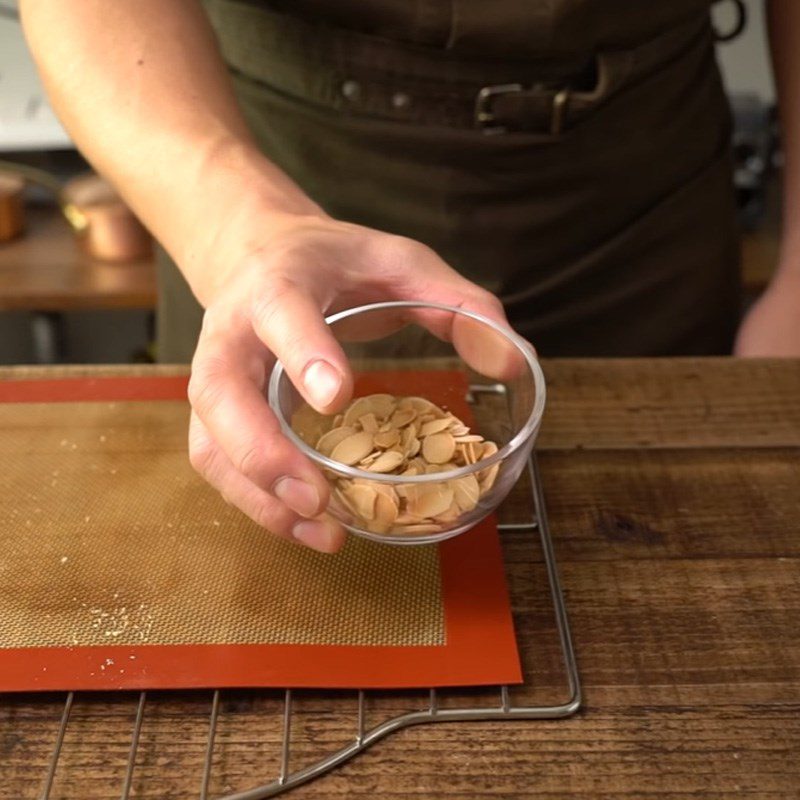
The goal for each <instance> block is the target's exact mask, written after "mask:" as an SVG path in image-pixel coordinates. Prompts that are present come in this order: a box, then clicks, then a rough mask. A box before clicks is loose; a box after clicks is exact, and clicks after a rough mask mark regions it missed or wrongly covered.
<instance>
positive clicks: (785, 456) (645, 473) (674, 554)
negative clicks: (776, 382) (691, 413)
mask: <svg viewBox="0 0 800 800" xmlns="http://www.w3.org/2000/svg"><path fill="white" fill-rule="evenodd" d="M539 463H540V466H541V469H542V475H543V484H544V488H545V494H546V497H547V505H548V511H549V515H550V524H551V526H552V528H553V531H554V532H555V536H556V539H557V546H558V557H559V560H567V561H569V560H577V561H589V560H604V561H621V560H625V561H629V560H632V559H638V558H647V559H671V558H710V557H716V558H768V557H775V558H781V557H795V558H797V557H800V536H798V520H800V448H766V449H745V448H737V449H725V450H721V449H714V450H686V449H677V450H657V451H654V450H632V451H624V450H609V451H596V450H595V451H592V450H582V451H547V452H544V453H541V454H540V455H539ZM520 502H521V500H520Z"/></svg>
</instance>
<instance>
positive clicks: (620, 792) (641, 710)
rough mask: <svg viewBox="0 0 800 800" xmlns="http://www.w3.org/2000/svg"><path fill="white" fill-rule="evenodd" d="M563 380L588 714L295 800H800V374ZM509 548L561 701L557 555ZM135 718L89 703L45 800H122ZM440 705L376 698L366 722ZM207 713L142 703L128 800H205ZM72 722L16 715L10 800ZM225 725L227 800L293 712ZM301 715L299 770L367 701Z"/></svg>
mask: <svg viewBox="0 0 800 800" xmlns="http://www.w3.org/2000/svg"><path fill="white" fill-rule="evenodd" d="M545 366H546V373H547V376H548V380H549V399H548V411H547V415H546V421H545V425H544V428H543V430H542V434H541V437H540V447H539V451H540V455H539V459H540V464H541V468H542V474H543V480H544V488H545V493H546V496H547V501H548V505H549V516H550V523H551V527H552V532H553V537H554V541H555V547H556V553H557V557H558V560H559V565H560V572H561V576H562V581H563V584H564V589H565V593H566V597H567V603H568V608H569V612H570V617H571V622H572V628H573V635H574V640H575V644H576V648H577V653H578V661H579V667H580V672H581V676H582V679H583V684H584V691H585V704H584V708H583V710H582V711H581V712H580V713H579V714H578V715H577V716H575V717H572V718H570V719H566V720H560V721H552V722H500V723H468V724H463V725H456V724H451V723H443V724H437V725H430V726H424V727H418V728H412V729H408V730H405V731H402V732H401V733H398V734H396V735H394V736H392V737H390V738H388V739H386V740H384V741H382V742H380V743H378V744H377V745H375V746H374V747H373V748H372V749H371V750H369V751H368V752H367V753H365V754H363V755H361V756H359V757H358V758H357V759H355V760H354V761H352V762H350V763H349V764H347V765H345V766H344V767H342V768H340V769H338V770H336V771H335V772H333V773H332V774H330V775H328V776H326V777H324V778H322V779H321V780H319V781H317V782H314V783H311V784H307V785H305V786H303V787H301V788H299V789H297V790H296V791H295V792H294V793H293V795H291V796H296V797H307V798H342V797H369V798H373V797H380V798H401V797H414V798H423V797H424V798H465V797H470V798H472V797H487V798H488V797H494V798H498V797H502V798H533V797H535V798H552V800H556V798H558V800H563V798H587V800H589V799H591V800H595V799H596V798H636V799H637V800H638V799H639V798H664V799H666V800H673V799H674V800H677V799H678V798H681V799H682V800H683V799H684V798H687V797H694V798H714V799H715V800H716V798H733V797H739V796H746V797H753V798H781V799H782V800H789V799H790V798H794V799H796V798H800V362H797V361H785V362H778V361H748V362H736V361H732V360H724V359H718V360H697V359H685V360H660V361H654V360H641V361H551V362H549V363H547V364H546V365H545ZM139 369H140V370H141V369H142V368H139ZM151 369H152V370H155V369H158V368H151ZM13 374H15V373H14V371H5V372H0V377H2V376H5V377H8V376H9V375H13ZM16 374H22V373H19V372H18V373H16ZM46 374H48V375H50V374H54V371H53V370H49V371H47V372H46ZM4 468H5V469H13V464H5V465H4ZM520 502H521V499H520ZM507 513H508V514H510V515H512V516H513V515H515V514H519V513H521V509H520V508H519V507H517V508H515V507H514V504H513V503H511V504H509V508H508V509H507ZM504 539H505V541H504V547H505V554H506V562H507V565H508V575H509V581H510V585H511V590H512V596H513V601H514V612H515V617H516V622H517V626H518V631H519V638H520V645H521V651H522V657H523V661H524V664H525V667H526V672H527V674H528V678H529V685H528V687H527V688H526V689H524V690H516V691H517V692H518V693H517V694H515V695H514V696H515V699H516V700H518V701H519V702H536V701H547V700H554V699H558V698H559V696H563V695H564V693H565V689H564V687H563V684H562V682H561V680H560V675H561V670H560V665H559V663H558V646H557V643H556V641H555V637H554V635H553V631H554V629H553V622H552V617H551V614H550V603H549V599H548V597H547V591H546V581H545V578H544V574H543V564H542V560H541V557H540V554H539V553H538V551H537V550H536V548H535V547H533V546H532V544H531V539H530V538H529V534H523V533H513V534H509V535H506V536H505V537H504ZM476 697H478V696H477V695H476V696H474V697H473V700H474V699H476ZM481 697H482V695H481ZM135 699H136V698H130V697H125V696H122V695H115V696H102V697H96V698H90V697H83V696H80V695H79V696H78V697H77V699H76V703H75V706H74V709H73V717H72V721H71V723H70V726H69V729H68V733H67V737H66V740H65V743H64V750H63V753H62V757H61V761H60V762H59V768H58V772H57V774H56V780H55V783H54V785H53V791H52V794H51V797H53V798H75V799H76V800H78V798H80V800H89V798H117V797H119V796H120V790H121V785H122V780H123V774H124V769H125V763H126V758H127V753H128V749H129V746H130V732H131V729H132V726H133V719H134V714H135V710H136V703H135ZM490 699H491V698H490ZM426 701H427V698H426V696H425V694H424V693H409V692H404V693H383V694H381V695H376V696H375V697H374V699H373V700H372V701H371V703H370V707H369V714H370V718H371V719H372V718H374V717H375V716H377V715H378V714H386V713H397V712H398V711H400V710H408V709H409V708H411V707H414V706H416V707H421V706H423V705H424V704H425V702H426ZM491 701H492V702H495V701H494V700H491ZM210 702H211V696H210V693H208V692H201V693H193V694H179V693H170V694H167V695H163V696H159V697H157V698H150V699H148V703H147V706H146V707H145V717H144V725H143V728H142V735H141V741H140V745H139V753H138V759H137V763H136V769H135V772H134V775H133V792H132V796H133V797H147V798H167V797H170V798H172V797H197V796H198V794H199V789H200V781H201V769H202V764H203V759H204V753H205V747H206V736H207V732H208V715H209V709H210ZM442 702H443V703H447V702H448V699H447V696H445V697H444V699H443V700H442ZM62 705H63V698H55V697H44V698H42V697H34V696H25V697H9V696H6V697H4V698H2V702H0V798H3V799H4V800H5V799H6V798H8V800H11V799H12V798H13V800H21V798H33V797H38V796H39V793H40V792H41V788H42V782H43V778H44V773H45V769H46V765H47V762H48V759H49V756H50V752H51V749H52V744H53V741H54V739H55V736H56V732H57V728H58V723H59V716H60V713H61V708H62ZM220 710H221V711H220V717H219V725H218V732H217V740H216V745H215V749H214V759H213V769H212V772H211V778H210V793H209V796H210V797H214V796H218V795H220V794H222V793H224V792H231V791H234V790H240V789H244V788H249V787H252V786H254V785H257V784H258V783H263V782H267V781H268V780H271V779H272V778H274V777H275V775H276V765H277V763H278V752H277V750H278V744H279V741H280V739H279V733H280V710H281V697H280V696H279V695H278V694H276V693H275V692H223V693H222V702H221V706H220ZM296 711H297V712H298V713H297V715H296V718H295V725H294V727H293V753H294V755H293V758H295V759H297V760H296V761H295V762H293V763H303V762H304V761H305V760H308V759H310V758H312V757H314V756H319V755H321V754H323V753H325V752H329V751H331V750H333V749H335V748H337V747H339V746H340V745H342V744H344V743H346V742H347V741H348V740H349V739H350V737H351V736H352V732H353V724H354V714H355V699H354V697H353V696H352V694H346V693H330V692H318V693H311V694H307V695H304V696H303V698H302V699H301V700H299V701H298V706H297V708H296Z"/></svg>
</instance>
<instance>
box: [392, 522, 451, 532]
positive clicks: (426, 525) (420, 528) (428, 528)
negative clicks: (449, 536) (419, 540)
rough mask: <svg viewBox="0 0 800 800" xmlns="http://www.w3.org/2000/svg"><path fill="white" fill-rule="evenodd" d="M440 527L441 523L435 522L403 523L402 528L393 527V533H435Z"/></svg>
mask: <svg viewBox="0 0 800 800" xmlns="http://www.w3.org/2000/svg"><path fill="white" fill-rule="evenodd" d="M441 529H442V526H441V525H437V524H436V523H435V522H421V523H417V524H416V525H403V527H402V528H394V530H393V533H404V534H405V533H437V532H438V531H440V530H441Z"/></svg>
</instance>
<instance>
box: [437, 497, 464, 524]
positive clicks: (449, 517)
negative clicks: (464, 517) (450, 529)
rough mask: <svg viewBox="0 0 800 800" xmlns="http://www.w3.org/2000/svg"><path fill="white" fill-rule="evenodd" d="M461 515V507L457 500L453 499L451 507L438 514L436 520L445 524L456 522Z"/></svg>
mask: <svg viewBox="0 0 800 800" xmlns="http://www.w3.org/2000/svg"><path fill="white" fill-rule="evenodd" d="M460 516H461V509H460V508H459V506H458V503H456V501H455V500H453V502H452V503H450V508H448V509H447V511H445V512H444V513H443V514H437V515H436V516H435V517H434V520H436V522H441V523H443V524H445V525H449V524H450V523H451V522H455V521H456V520H457V519H458V518H459V517H460Z"/></svg>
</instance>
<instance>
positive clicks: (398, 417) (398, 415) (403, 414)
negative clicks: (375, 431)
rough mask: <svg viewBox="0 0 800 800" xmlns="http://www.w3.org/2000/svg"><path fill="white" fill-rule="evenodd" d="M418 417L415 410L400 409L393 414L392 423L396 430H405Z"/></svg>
mask: <svg viewBox="0 0 800 800" xmlns="http://www.w3.org/2000/svg"><path fill="white" fill-rule="evenodd" d="M416 416H417V411H416V409H414V408H398V409H397V411H395V412H394V414H392V417H391V420H390V422H391V424H392V425H393V426H394V427H395V428H404V427H405V426H406V425H408V423H409V422H411V421H412V420H413V419H414V417H416Z"/></svg>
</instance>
